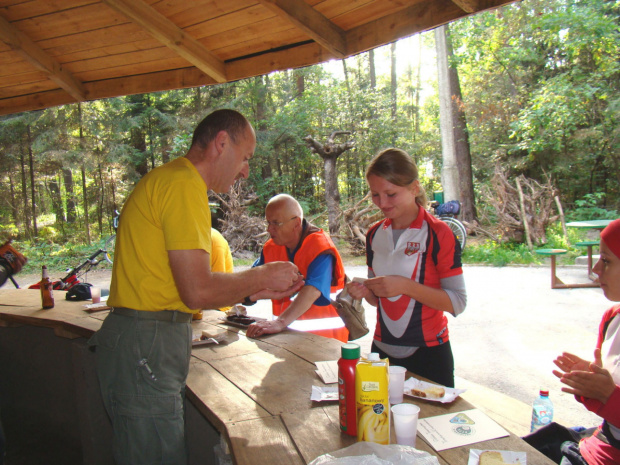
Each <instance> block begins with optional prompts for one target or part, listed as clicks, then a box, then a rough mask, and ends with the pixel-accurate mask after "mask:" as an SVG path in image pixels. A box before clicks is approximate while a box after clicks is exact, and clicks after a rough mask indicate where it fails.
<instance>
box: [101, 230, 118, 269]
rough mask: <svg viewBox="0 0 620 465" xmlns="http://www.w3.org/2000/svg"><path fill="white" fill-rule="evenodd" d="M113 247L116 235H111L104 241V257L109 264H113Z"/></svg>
mask: <svg viewBox="0 0 620 465" xmlns="http://www.w3.org/2000/svg"><path fill="white" fill-rule="evenodd" d="M115 246H116V234H113V235H111V236H110V237H108V240H107V241H105V254H104V257H105V259H106V260H107V261H108V262H110V263H113V262H114V247H115Z"/></svg>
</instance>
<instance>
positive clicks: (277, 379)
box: [210, 347, 322, 415]
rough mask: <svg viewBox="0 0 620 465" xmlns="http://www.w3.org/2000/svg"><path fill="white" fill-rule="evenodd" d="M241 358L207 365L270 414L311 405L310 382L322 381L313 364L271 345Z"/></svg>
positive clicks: (226, 359) (305, 409)
mask: <svg viewBox="0 0 620 465" xmlns="http://www.w3.org/2000/svg"><path fill="white" fill-rule="evenodd" d="M273 351H274V353H270V352H266V351H261V352H255V353H250V354H246V355H244V356H243V357H229V358H222V359H219V360H213V361H210V364H211V365H212V366H213V367H214V368H215V369H216V370H217V371H219V372H220V373H222V374H224V375H225V376H226V378H227V379H228V380H229V381H230V382H232V383H233V384H235V385H236V386H238V387H239V389H241V390H242V391H244V392H245V393H246V394H247V395H248V396H250V397H252V399H254V401H255V402H256V403H257V404H259V405H260V406H261V407H262V408H264V409H265V410H267V411H268V412H269V413H271V414H272V415H278V414H281V413H283V412H285V411H298V410H299V411H307V410H308V409H309V408H310V407H311V406H312V401H311V400H310V394H311V392H312V384H319V385H322V383H321V382H320V381H319V380H318V378H317V374H316V373H315V372H314V365H312V364H310V363H308V362H306V361H305V360H302V359H300V358H299V357H296V356H295V355H294V354H291V353H290V352H288V351H286V350H283V349H279V348H277V347H274V348H273Z"/></svg>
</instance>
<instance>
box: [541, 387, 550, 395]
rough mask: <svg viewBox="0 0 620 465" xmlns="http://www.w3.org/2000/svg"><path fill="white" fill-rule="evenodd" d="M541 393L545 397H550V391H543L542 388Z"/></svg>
mask: <svg viewBox="0 0 620 465" xmlns="http://www.w3.org/2000/svg"><path fill="white" fill-rule="evenodd" d="M540 395H541V396H543V397H549V391H543V390H542V389H541V390H540Z"/></svg>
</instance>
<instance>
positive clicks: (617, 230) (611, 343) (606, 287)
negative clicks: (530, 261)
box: [524, 219, 620, 465]
mask: <svg viewBox="0 0 620 465" xmlns="http://www.w3.org/2000/svg"><path fill="white" fill-rule="evenodd" d="M593 271H594V273H596V274H597V275H598V277H599V282H600V283H601V289H602V290H603V293H604V294H605V297H607V298H608V299H609V300H611V301H613V302H620V219H618V220H614V221H612V222H611V223H610V225H609V226H607V227H606V228H605V229H604V230H603V232H602V233H601V244H600V259H599V261H598V262H597V263H596V265H595V266H594V269H593ZM554 363H555V364H556V366H557V367H558V368H559V370H554V371H553V374H554V375H555V376H557V377H558V378H560V381H561V382H562V383H564V384H565V385H566V386H565V387H563V388H562V391H564V392H567V393H569V394H574V395H575V398H576V399H577V401H578V402H581V403H582V404H583V405H584V407H585V408H587V409H588V410H590V411H591V412H594V413H596V414H597V415H598V416H600V417H602V418H603V424H602V425H600V426H598V427H597V428H592V429H590V430H586V431H584V432H581V433H578V432H576V431H575V430H573V429H569V428H565V427H563V426H561V425H558V424H557V423H552V424H551V425H548V426H546V427H544V428H542V429H540V430H539V431H537V432H536V433H533V434H531V435H529V436H526V437H525V438H524V439H525V440H526V441H527V442H529V443H530V444H532V445H533V446H534V447H536V448H537V449H539V450H540V451H542V452H544V453H545V454H546V455H547V456H548V457H550V458H551V459H553V460H555V461H556V462H557V463H561V464H562V465H586V464H587V465H611V464H618V463H620V305H614V306H613V307H611V308H610V309H609V310H607V311H606V312H605V314H604V315H603V319H602V321H601V324H600V326H599V334H598V341H597V343H596V349H595V350H594V361H592V362H590V361H587V360H583V359H581V358H579V357H577V356H576V355H573V354H571V353H568V352H564V353H563V354H562V355H560V356H559V357H558V358H556V359H555V360H554Z"/></svg>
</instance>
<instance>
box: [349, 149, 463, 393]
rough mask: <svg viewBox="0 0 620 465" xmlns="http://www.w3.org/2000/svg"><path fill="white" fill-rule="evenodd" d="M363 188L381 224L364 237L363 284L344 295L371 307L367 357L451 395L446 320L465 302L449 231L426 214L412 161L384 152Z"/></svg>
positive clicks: (454, 243)
mask: <svg viewBox="0 0 620 465" xmlns="http://www.w3.org/2000/svg"><path fill="white" fill-rule="evenodd" d="M366 180H367V182H368V186H369V188H370V192H371V194H372V200H373V202H374V204H375V205H376V206H377V207H379V208H380V209H381V211H382V212H383V215H384V216H385V219H384V220H382V221H380V222H379V223H377V224H375V225H374V226H373V227H372V228H370V230H369V231H368V233H367V235H366V263H367V265H368V277H369V279H367V280H366V281H365V283H364V284H361V283H356V282H352V283H349V284H348V285H347V290H348V292H349V293H350V294H351V296H352V297H353V298H355V299H362V298H364V299H366V301H368V302H369V303H370V304H371V305H373V306H376V307H377V327H376V329H375V334H374V340H373V344H372V350H373V352H378V353H379V354H380V356H381V357H382V358H385V357H388V358H389V359H390V363H392V364H393V365H400V366H404V367H405V368H407V369H408V370H409V371H411V372H413V373H416V374H418V375H421V376H424V377H426V378H428V379H430V380H431V381H434V382H436V383H439V384H442V385H444V386H448V387H454V359H453V356H452V349H451V347H450V341H449V337H448V319H447V318H446V315H445V314H446V313H450V314H452V315H454V316H456V315H459V314H460V313H462V312H463V310H464V309H465V304H466V301H467V296H466V292H465V282H464V280H463V270H462V268H461V249H460V245H459V243H458V241H457V240H456V238H455V237H454V234H453V233H452V231H451V230H450V228H449V227H448V226H447V225H446V224H445V223H443V222H442V221H440V220H438V219H436V218H435V217H434V216H432V215H431V214H429V213H428V212H427V211H426V210H425V206H426V203H427V201H426V194H425V193H424V189H423V188H422V186H421V185H420V181H419V180H418V169H417V167H416V165H415V163H414V162H413V160H412V158H411V157H410V156H409V155H408V154H407V153H406V152H404V151H402V150H399V149H393V148H392V149H387V150H384V151H382V152H380V153H379V154H378V155H377V156H375V157H374V158H373V160H372V161H371V162H370V165H369V166H368V168H367V170H366Z"/></svg>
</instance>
